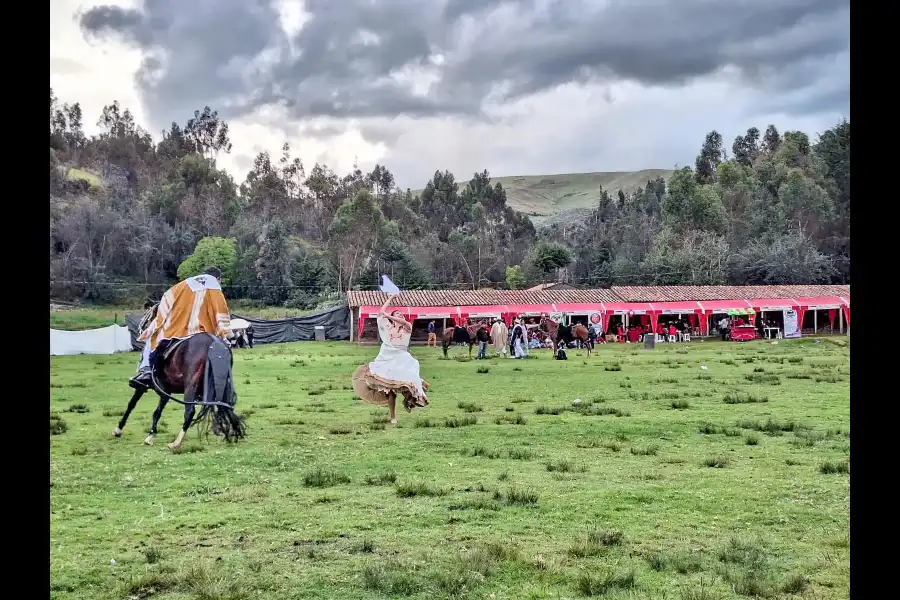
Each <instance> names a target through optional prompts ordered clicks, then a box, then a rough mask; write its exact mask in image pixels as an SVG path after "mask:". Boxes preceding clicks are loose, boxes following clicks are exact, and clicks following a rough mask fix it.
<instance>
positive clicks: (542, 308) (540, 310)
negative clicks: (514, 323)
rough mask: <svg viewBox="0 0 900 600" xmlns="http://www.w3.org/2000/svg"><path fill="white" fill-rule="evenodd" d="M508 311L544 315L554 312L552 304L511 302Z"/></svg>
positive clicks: (517, 313)
mask: <svg viewBox="0 0 900 600" xmlns="http://www.w3.org/2000/svg"><path fill="white" fill-rule="evenodd" d="M507 311H508V312H509V314H511V315H535V316H538V315H542V314H544V313H547V314H550V313H552V312H553V305H552V304H510V305H509V306H507Z"/></svg>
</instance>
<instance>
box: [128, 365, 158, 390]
mask: <svg viewBox="0 0 900 600" xmlns="http://www.w3.org/2000/svg"><path fill="white" fill-rule="evenodd" d="M128 385H130V386H131V387H133V388H134V389H136V390H146V389H149V388H150V387H151V386H152V385H153V383H152V381H151V378H150V369H141V371H140V372H139V373H138V374H137V375H135V376H134V377H132V378H131V379H129V380H128Z"/></svg>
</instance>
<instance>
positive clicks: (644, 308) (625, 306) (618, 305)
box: [603, 302, 653, 315]
mask: <svg viewBox="0 0 900 600" xmlns="http://www.w3.org/2000/svg"><path fill="white" fill-rule="evenodd" d="M603 307H604V308H605V309H606V311H607V312H609V313H611V314H616V315H626V314H634V315H640V314H650V313H652V312H653V305H652V304H650V303H649V302H604V303H603Z"/></svg>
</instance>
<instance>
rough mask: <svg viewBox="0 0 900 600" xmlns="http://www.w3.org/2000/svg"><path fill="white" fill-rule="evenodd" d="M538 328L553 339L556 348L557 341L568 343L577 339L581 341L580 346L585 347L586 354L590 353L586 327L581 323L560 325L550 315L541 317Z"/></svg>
mask: <svg viewBox="0 0 900 600" xmlns="http://www.w3.org/2000/svg"><path fill="white" fill-rule="evenodd" d="M540 328H541V331H543V332H544V333H546V334H547V335H549V336H550V339H551V340H553V347H554V348H556V345H557V344H559V342H563V343H565V344H566V345H569V344H571V343H572V342H574V341H575V340H578V341H580V342H581V345H582V347H584V348H587V353H588V356H590V355H591V344H590V342H589V341H588V328H587V327H585V326H584V325H582V324H581V323H576V324H575V325H571V326H570V325H560V324H559V323H557V322H556V321H554V320H553V319H551V318H550V317H541V324H540Z"/></svg>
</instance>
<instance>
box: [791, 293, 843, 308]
mask: <svg viewBox="0 0 900 600" xmlns="http://www.w3.org/2000/svg"><path fill="white" fill-rule="evenodd" d="M797 302H798V303H799V305H800V306H802V307H803V308H806V309H809V310H824V309H827V308H841V307H843V306H848V305H849V304H850V302H849V301H848V302H845V301H844V299H843V298H841V297H839V296H823V297H818V298H797Z"/></svg>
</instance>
